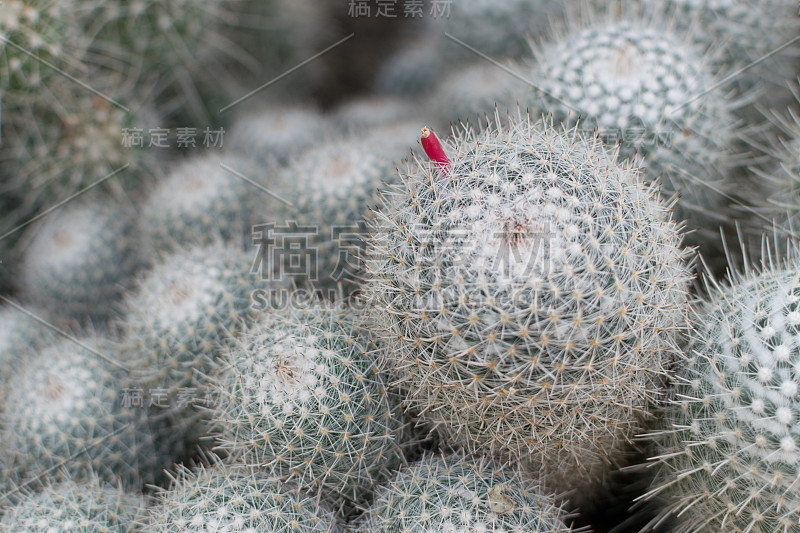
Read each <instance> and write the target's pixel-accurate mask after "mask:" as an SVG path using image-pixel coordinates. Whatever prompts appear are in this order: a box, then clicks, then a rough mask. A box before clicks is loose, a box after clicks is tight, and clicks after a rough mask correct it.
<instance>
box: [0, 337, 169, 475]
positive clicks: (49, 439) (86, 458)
mask: <svg viewBox="0 0 800 533" xmlns="http://www.w3.org/2000/svg"><path fill="white" fill-rule="evenodd" d="M76 341H77V342H76ZM116 357H117V352H116V350H115V349H114V345H113V343H112V342H111V341H109V340H106V339H103V338H100V337H87V338H82V339H60V340H59V341H57V342H56V343H54V344H52V345H50V346H48V347H47V348H45V349H43V350H42V351H41V352H39V353H38V354H37V355H36V356H34V357H31V358H29V360H28V361H27V362H26V364H25V365H24V367H23V368H22V369H21V370H20V371H19V372H18V373H17V375H16V376H15V378H14V379H13V380H12V381H11V383H10V386H9V389H8V392H7V394H6V399H5V408H4V410H3V411H2V413H0V452H2V453H1V455H2V456H3V468H4V470H5V471H4V472H3V477H6V478H8V479H11V480H13V481H14V482H15V484H17V485H18V486H21V487H23V488H25V487H27V488H31V489H35V488H37V487H38V486H39V484H40V483H41V482H42V478H43V476H46V475H51V476H56V477H58V476H62V475H63V476H67V475H68V476H69V477H70V478H71V479H73V480H75V481H80V480H83V479H87V478H90V477H94V476H97V477H98V478H99V479H101V480H103V481H106V482H108V483H112V484H117V483H121V484H122V485H123V486H125V487H129V488H131V489H139V488H141V486H142V485H143V484H144V483H151V482H153V481H154V479H155V476H156V475H157V474H158V472H159V471H160V469H161V468H162V467H163V464H162V463H161V460H162V459H163V456H162V454H161V453H160V452H159V450H157V449H156V448H155V444H154V440H153V434H152V431H151V427H150V424H149V420H148V412H147V409H144V408H141V407H136V406H133V405H127V404H126V402H125V398H124V392H125V391H124V385H123V378H124V368H122V367H121V363H119V362H118V361H117V359H116Z"/></svg>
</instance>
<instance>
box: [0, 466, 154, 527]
mask: <svg viewBox="0 0 800 533" xmlns="http://www.w3.org/2000/svg"><path fill="white" fill-rule="evenodd" d="M143 509H144V501H143V498H142V497H141V496H136V495H133V494H129V493H126V492H124V491H122V490H120V489H118V488H113V487H111V486H104V485H103V484H101V483H100V482H99V481H98V480H96V479H92V480H88V481H84V482H75V481H63V482H61V483H59V484H55V485H48V486H47V487H45V489H44V490H43V491H42V492H41V493H39V494H34V495H30V496H27V497H24V498H23V499H21V501H20V502H19V503H18V504H16V505H14V506H13V507H10V508H9V509H8V510H7V512H6V513H5V515H4V516H3V517H2V519H0V532H2V533H55V532H61V531H65V532H66V531H76V532H87V533H89V532H103V533H133V532H134V531H136V528H135V520H136V519H137V518H138V517H139V516H140V515H141V513H142V512H143Z"/></svg>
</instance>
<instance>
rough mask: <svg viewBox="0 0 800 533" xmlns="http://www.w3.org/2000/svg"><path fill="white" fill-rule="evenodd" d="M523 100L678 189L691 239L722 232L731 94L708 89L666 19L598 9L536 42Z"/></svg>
mask: <svg viewBox="0 0 800 533" xmlns="http://www.w3.org/2000/svg"><path fill="white" fill-rule="evenodd" d="M536 56H537V61H536V63H535V64H534V65H532V66H531V67H530V72H527V70H528V69H526V71H523V74H524V75H525V76H529V78H530V79H531V81H532V82H533V84H534V85H535V86H536V87H538V89H533V88H531V87H525V93H524V94H525V95H519V97H518V100H519V101H520V103H524V104H526V105H529V106H531V107H532V108H533V109H535V110H536V112H537V113H548V114H552V115H553V118H554V120H555V122H556V123H559V122H563V123H566V124H568V125H569V126H573V125H575V124H580V127H581V128H582V129H586V130H599V131H600V135H601V137H602V138H603V140H605V141H607V142H608V143H610V144H619V146H620V155H621V156H622V157H625V158H631V159H633V158H637V159H638V160H639V161H640V162H641V164H642V165H643V166H644V168H645V169H646V175H647V178H648V179H651V180H653V179H656V178H658V179H659V182H660V184H661V186H662V188H663V193H664V194H665V195H666V196H670V195H673V194H675V193H677V194H678V196H679V199H678V201H677V203H676V205H675V207H676V218H677V219H679V220H684V219H688V227H689V229H691V230H694V231H695V233H694V234H690V235H692V239H696V240H697V241H708V240H712V239H717V240H718V239H719V227H720V226H721V225H724V224H726V223H727V222H728V221H729V215H730V213H729V212H728V211H727V209H726V206H727V205H728V203H729V197H730V195H731V194H732V191H733V186H732V184H731V182H730V181H729V180H728V179H727V177H728V174H729V170H730V169H731V167H732V163H733V161H734V160H733V158H732V157H731V152H732V143H733V140H734V119H733V116H732V106H733V104H732V103H731V102H730V101H729V100H728V99H726V98H725V97H724V96H720V95H719V94H706V91H707V90H708V88H710V87H711V86H712V85H713V83H714V81H715V80H714V76H713V74H712V70H711V69H710V68H709V67H710V65H708V64H707V58H706V57H705V56H704V53H703V52H702V51H701V50H700V49H699V48H697V47H696V46H693V45H692V44H691V42H690V41H688V40H687V38H686V36H685V35H683V34H681V33H678V32H676V31H674V30H671V29H670V28H669V27H667V28H666V29H665V28H664V25H663V21H661V20H655V19H653V20H651V19H650V18H647V17H645V16H642V15H633V16H632V17H626V18H625V19H624V20H623V19H622V18H620V17H615V16H614V15H613V14H608V15H605V16H604V15H599V14H598V15H596V19H594V20H592V22H590V23H588V24H582V23H575V24H574V25H573V27H572V28H570V29H569V30H567V31H565V32H563V33H562V35H560V36H559V37H558V38H556V39H554V40H552V41H550V42H548V43H546V44H543V45H541V46H540V47H538V49H537V51H536Z"/></svg>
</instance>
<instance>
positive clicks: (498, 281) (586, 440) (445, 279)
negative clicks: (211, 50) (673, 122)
mask: <svg viewBox="0 0 800 533" xmlns="http://www.w3.org/2000/svg"><path fill="white" fill-rule="evenodd" d="M495 120H496V122H495V123H494V124H492V125H490V126H489V127H487V129H485V130H482V131H474V130H471V129H469V128H467V129H464V130H458V131H457V132H456V134H455V135H454V136H453V137H452V138H450V139H448V140H447V141H446V142H445V143H444V151H445V153H446V154H447V155H448V157H449V160H450V162H449V163H448V164H447V165H445V167H443V166H442V164H441V163H436V164H434V163H430V162H422V161H419V160H416V161H413V162H411V163H409V165H408V167H407V168H406V169H404V170H403V171H401V181H400V183H399V184H396V185H394V186H393V187H391V189H389V190H388V191H387V192H386V193H385V195H384V201H383V205H382V207H381V208H380V209H379V211H378V212H377V213H376V215H375V221H374V223H373V225H372V235H371V236H370V240H369V248H368V251H367V266H366V268H367V281H366V282H365V288H364V292H365V295H364V297H365V299H366V301H367V302H368V306H367V308H368V309H371V312H370V313H369V314H371V320H372V326H371V327H372V329H373V331H374V333H375V334H376V335H377V336H378V337H379V340H380V345H381V348H382V353H383V357H384V358H385V359H386V365H387V366H386V368H391V369H394V370H393V374H394V376H393V379H394V381H395V382H396V385H397V390H398V392H399V393H400V394H401V396H402V398H403V400H404V403H405V406H406V407H407V408H408V409H409V410H410V411H411V412H412V413H414V414H416V415H417V416H418V417H419V418H420V419H421V420H422V421H423V422H428V423H430V424H431V425H433V426H435V427H436V428H438V431H439V432H440V433H441V434H443V436H444V437H445V438H446V439H447V440H449V441H450V442H453V443H458V444H460V445H463V446H466V447H467V448H468V449H469V450H473V451H481V452H484V453H492V454H496V455H498V456H501V457H503V458H504V459H507V460H511V461H513V462H514V463H519V462H520V459H521V458H524V459H525V461H526V462H532V463H534V465H533V467H534V468H538V469H540V470H542V474H543V476H544V479H546V480H552V481H548V482H549V483H550V484H551V485H552V487H548V489H550V488H552V489H554V490H558V491H563V490H566V489H567V488H569V487H568V486H564V485H563V484H562V481H563V482H564V483H567V484H568V485H569V486H578V487H581V486H583V487H585V486H587V485H588V484H591V483H593V482H594V481H595V480H596V478H597V476H598V474H597V472H600V473H603V472H606V471H608V469H609V468H610V465H611V464H612V463H614V462H615V456H616V454H617V452H618V451H619V449H620V448H624V446H625V445H626V444H627V443H628V441H629V440H630V439H632V438H633V437H634V436H635V435H637V434H638V433H640V432H641V431H642V429H643V427H642V419H643V418H647V416H648V415H649V413H650V411H651V409H652V407H653V405H654V404H655V403H657V402H658V401H660V400H661V399H662V387H663V383H664V381H665V378H666V375H667V370H668V369H669V368H670V366H671V364H672V362H673V361H674V360H675V358H676V357H677V355H678V352H679V349H678V343H679V341H680V338H681V334H682V333H683V331H684V330H685V329H686V328H687V321H686V317H687V310H688V309H687V306H688V304H687V284H688V281H689V279H690V272H689V268H688V266H687V264H686V262H685V260H686V258H687V250H685V249H684V248H683V247H682V245H681V240H682V236H681V232H680V229H679V226H678V225H677V224H676V223H675V222H673V221H672V220H671V218H670V215H671V213H670V206H669V205H668V204H666V203H664V202H663V201H662V199H661V197H660V196H659V194H658V191H657V190H656V189H655V188H654V187H653V186H648V185H645V184H643V183H642V181H641V179H640V176H639V174H638V172H637V171H636V170H635V169H633V168H630V167H629V166H627V165H626V164H624V163H618V162H617V159H616V153H615V152H613V151H609V150H608V149H607V148H605V147H604V146H603V144H602V143H601V142H599V141H598V140H597V139H594V138H586V137H584V136H582V135H581V134H580V132H578V131H577V130H574V129H573V130H563V129H560V128H555V127H553V126H552V125H551V124H548V123H546V122H542V121H536V122H534V121H531V119H530V118H529V117H526V116H521V115H519V116H517V117H509V119H508V121H507V123H505V124H502V123H501V122H500V120H499V118H496V119H495ZM598 465H601V466H602V468H598Z"/></svg>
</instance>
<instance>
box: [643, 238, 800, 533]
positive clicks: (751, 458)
mask: <svg viewBox="0 0 800 533" xmlns="http://www.w3.org/2000/svg"><path fill="white" fill-rule="evenodd" d="M764 257H765V258H767V259H765V260H764V261H763V263H762V266H761V267H760V268H758V269H756V268H750V269H748V270H746V271H744V272H742V273H735V274H734V275H733V276H731V279H730V280H729V282H728V283H727V284H724V285H723V284H721V283H717V282H714V281H712V282H711V283H709V287H708V292H709V294H710V296H709V297H708V299H707V301H706V302H704V303H703V304H702V305H701V306H699V307H698V309H697V312H696V315H695V316H694V317H693V324H694V327H693V328H692V331H691V332H690V335H689V344H688V348H687V350H686V353H685V355H684V357H682V358H681V360H680V361H679V364H678V365H677V367H676V368H677V372H676V375H675V377H674V379H673V380H672V390H671V395H670V402H669V403H668V404H667V405H665V406H664V407H663V408H662V409H661V410H660V412H659V420H660V421H661V425H660V427H659V429H658V430H657V431H653V432H652V433H651V435H650V438H651V440H652V441H653V443H654V445H655V446H654V451H653V454H654V457H652V458H651V459H650V461H651V464H650V465H648V466H649V467H650V468H652V469H653V470H654V471H655V479H654V481H653V482H652V485H651V490H650V492H649V493H648V494H647V495H646V496H645V498H646V499H649V500H652V502H653V505H654V506H655V507H656V508H657V509H658V511H659V514H658V516H657V517H656V518H655V519H654V520H653V521H652V522H651V523H650V526H651V527H652V526H655V525H657V524H659V523H662V522H664V521H667V520H669V521H670V523H672V524H673V525H672V528H673V529H671V530H672V531H675V532H677V533H689V532H699V531H737V532H743V531H763V532H767V531H786V532H790V531H797V524H798V520H800V513H798V509H800V492H798V490H797V486H796V479H797V477H798V475H800V471H799V470H798V465H799V464H800V429H798V424H797V421H798V420H799V419H800V391H798V382H800V345H798V341H797V339H798V333H800V253H798V249H797V248H796V246H795V247H793V248H792V251H791V252H790V254H789V255H787V256H786V258H785V259H781V258H777V257H775V256H773V255H772V253H770V252H769V250H767V251H766V252H765V254H764Z"/></svg>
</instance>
